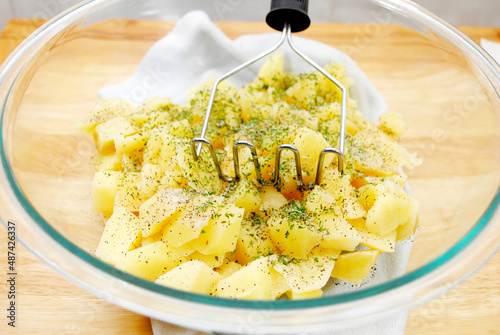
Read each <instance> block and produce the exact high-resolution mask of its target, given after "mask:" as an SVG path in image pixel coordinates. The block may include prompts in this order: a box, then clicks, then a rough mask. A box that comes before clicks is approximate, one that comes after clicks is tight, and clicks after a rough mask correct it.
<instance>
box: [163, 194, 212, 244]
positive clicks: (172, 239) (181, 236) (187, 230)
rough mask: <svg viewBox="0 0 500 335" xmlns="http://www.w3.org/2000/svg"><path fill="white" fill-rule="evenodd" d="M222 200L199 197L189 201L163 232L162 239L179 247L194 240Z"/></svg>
mask: <svg viewBox="0 0 500 335" xmlns="http://www.w3.org/2000/svg"><path fill="white" fill-rule="evenodd" d="M221 202H222V200H221V199H220V198H219V197H208V196H204V195H199V196H196V197H195V198H193V199H192V200H191V201H189V202H188V203H187V204H186V205H185V206H184V207H183V208H182V209H181V210H180V213H179V215H178V216H177V217H176V218H175V220H174V221H172V223H171V224H170V225H168V227H166V228H165V229H164V230H163V239H164V240H165V241H168V242H169V244H170V245H171V246H174V247H180V246H181V245H184V244H185V243H187V242H189V241H192V240H194V239H195V238H197V237H198V236H200V233H201V232H202V230H203V229H204V228H205V227H206V226H207V225H208V223H209V221H210V218H211V217H212V216H213V215H214V214H215V213H216V212H217V211H218V209H219V205H220V204H221Z"/></svg>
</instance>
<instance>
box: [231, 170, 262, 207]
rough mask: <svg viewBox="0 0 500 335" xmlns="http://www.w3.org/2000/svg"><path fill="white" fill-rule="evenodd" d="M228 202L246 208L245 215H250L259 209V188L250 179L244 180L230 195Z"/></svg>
mask: <svg viewBox="0 0 500 335" xmlns="http://www.w3.org/2000/svg"><path fill="white" fill-rule="evenodd" d="M228 201H229V202H232V203H234V204H235V205H236V206H237V207H242V208H244V209H245V215H248V214H249V213H251V212H256V211H257V210H258V209H259V207H260V202H261V198H260V193H259V190H258V189H257V186H255V184H254V183H253V182H252V181H250V180H249V179H246V178H243V179H241V180H240V181H239V182H238V184H237V185H236V186H235V189H234V190H233V191H232V192H231V193H230V195H229V199H228Z"/></svg>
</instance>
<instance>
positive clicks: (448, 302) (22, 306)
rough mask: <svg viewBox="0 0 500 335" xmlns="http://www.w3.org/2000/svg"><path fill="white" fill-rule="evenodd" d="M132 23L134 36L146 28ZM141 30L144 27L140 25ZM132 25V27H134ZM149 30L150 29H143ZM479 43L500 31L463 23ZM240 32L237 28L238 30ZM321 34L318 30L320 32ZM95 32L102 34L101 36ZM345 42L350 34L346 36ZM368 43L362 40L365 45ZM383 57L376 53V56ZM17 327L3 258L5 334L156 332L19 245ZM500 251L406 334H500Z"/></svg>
mask: <svg viewBox="0 0 500 335" xmlns="http://www.w3.org/2000/svg"><path fill="white" fill-rule="evenodd" d="M42 23H43V21H40V20H23V19H17V20H12V21H10V22H9V23H8V24H7V25H6V27H5V29H4V31H3V33H2V34H1V35H0V63H1V62H3V61H4V60H5V59H6V58H7V57H8V55H9V54H10V53H11V52H12V51H13V50H14V48H15V47H16V46H17V45H18V44H19V43H21V42H22V41H23V40H24V39H25V38H26V37H27V36H28V35H29V34H30V33H31V32H33V31H34V30H36V29H37V28H38V27H39V26H40V25H41V24H42ZM137 28H138V27H137V26H133V29H135V30H134V32H133V34H134V35H135V36H137V34H141V30H140V29H137ZM139 28H140V26H139ZM131 29H132V28H131ZM144 29H145V30H144V32H146V29H147V27H144ZM462 29H463V31H464V32H465V33H466V34H468V35H469V36H471V37H472V38H473V39H474V40H476V41H477V42H479V40H480V38H481V37H484V38H487V39H489V40H491V41H497V42H500V29H498V28H488V27H463V28H462ZM235 33H236V34H238V32H235ZM316 33H317V32H316ZM96 36H98V37H99V35H98V34H97V35H96ZM344 38H345V39H346V40H348V39H349V36H348V35H346V36H344ZM362 42H363V41H360V43H362ZM377 56H379V55H373V57H377ZM16 253H17V259H16V262H17V266H18V276H17V286H16V294H17V319H16V325H17V328H15V329H14V328H11V327H8V326H7V322H8V320H7V318H6V317H5V316H4V315H6V312H5V309H6V308H7V307H8V299H7V294H8V293H7V292H8V288H9V287H8V285H7V282H6V280H7V278H6V277H7V275H6V274H7V273H8V268H7V265H8V264H7V261H6V257H4V256H2V257H3V258H2V259H3V261H1V262H0V269H1V273H2V276H3V277H2V278H3V279H1V280H0V288H1V290H0V309H1V310H3V311H4V312H2V313H0V315H2V317H1V318H0V320H1V321H0V333H1V334H96V335H97V334H151V333H152V331H151V326H150V322H149V319H148V318H146V317H143V316H140V315H137V314H134V313H131V312H128V311H126V310H123V309H121V308H118V307H116V306H114V305H111V304H109V303H107V302H105V301H104V300H102V299H99V298H97V297H94V296H93V295H91V294H90V293H88V292H86V291H85V290H83V289H81V288H80V287H77V286H76V285H74V284H72V283H71V282H70V281H68V280H66V279H65V278H63V277H62V276H61V275H59V274H57V273H55V272H54V271H53V270H52V269H51V268H49V267H48V266H47V265H45V264H44V263H42V262H41V261H40V260H38V259H37V258H36V257H35V256H33V255H32V254H31V253H30V252H28V251H27V250H26V249H25V248H24V247H23V246H21V245H20V244H19V243H18V244H17V250H16ZM0 255H5V256H6V255H7V233H6V231H4V230H0ZM499 275H500V253H497V254H496V255H495V256H494V257H493V258H492V259H491V260H490V261H489V262H488V263H487V264H486V265H485V266H484V267H482V268H481V269H480V270H479V271H478V272H477V273H476V274H474V275H473V276H472V277H471V278H469V279H468V280H467V281H466V282H465V283H463V284H461V285H460V286H459V287H457V288H455V289H454V290H452V291H451V292H449V293H447V294H445V295H444V296H442V297H440V298H438V299H435V300H433V301H431V302H429V303H427V304H424V305H422V306H420V307H418V308H415V309H414V310H412V311H411V312H410V316H409V319H408V324H407V328H406V334H471V335H472V334H474V335H475V334H500V294H499V292H500V279H499Z"/></svg>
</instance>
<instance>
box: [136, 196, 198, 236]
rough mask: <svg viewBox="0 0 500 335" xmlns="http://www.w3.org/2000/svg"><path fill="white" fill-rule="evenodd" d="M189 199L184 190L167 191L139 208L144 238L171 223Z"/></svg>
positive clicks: (153, 197)
mask: <svg viewBox="0 0 500 335" xmlns="http://www.w3.org/2000/svg"><path fill="white" fill-rule="evenodd" d="M188 200H189V198H188V197H187V195H186V194H185V193H184V191H183V190H182V189H175V188H173V189H165V190H163V191H161V192H158V193H157V194H155V195H154V196H152V197H151V198H150V199H148V200H146V201H145V202H144V203H143V204H142V205H141V207H140V208H139V217H140V219H141V222H142V236H143V237H148V236H149V235H151V234H154V233H156V232H158V231H160V230H162V229H163V227H164V226H165V225H166V224H167V223H169V222H171V220H172V219H173V217H175V215H174V214H177V213H178V211H179V210H180V209H181V208H183V207H184V206H185V205H186V204H187V202H188Z"/></svg>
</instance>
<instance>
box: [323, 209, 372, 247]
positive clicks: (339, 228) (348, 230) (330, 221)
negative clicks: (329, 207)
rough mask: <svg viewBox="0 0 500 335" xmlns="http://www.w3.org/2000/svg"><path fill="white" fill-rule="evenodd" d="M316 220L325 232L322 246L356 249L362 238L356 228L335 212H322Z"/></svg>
mask: <svg viewBox="0 0 500 335" xmlns="http://www.w3.org/2000/svg"><path fill="white" fill-rule="evenodd" d="M316 221H317V224H318V227H319V231H321V233H322V234H323V239H322V240H321V242H320V244H319V246H320V247H323V248H327V249H340V250H347V251H354V249H356V247H357V246H358V245H359V243H360V242H361V240H362V238H361V236H360V235H359V234H358V232H357V231H356V229H354V227H353V226H351V225H350V224H349V222H347V220H346V219H344V218H343V217H342V216H339V215H337V214H335V213H326V214H321V215H319V216H318V217H317V219H316Z"/></svg>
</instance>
